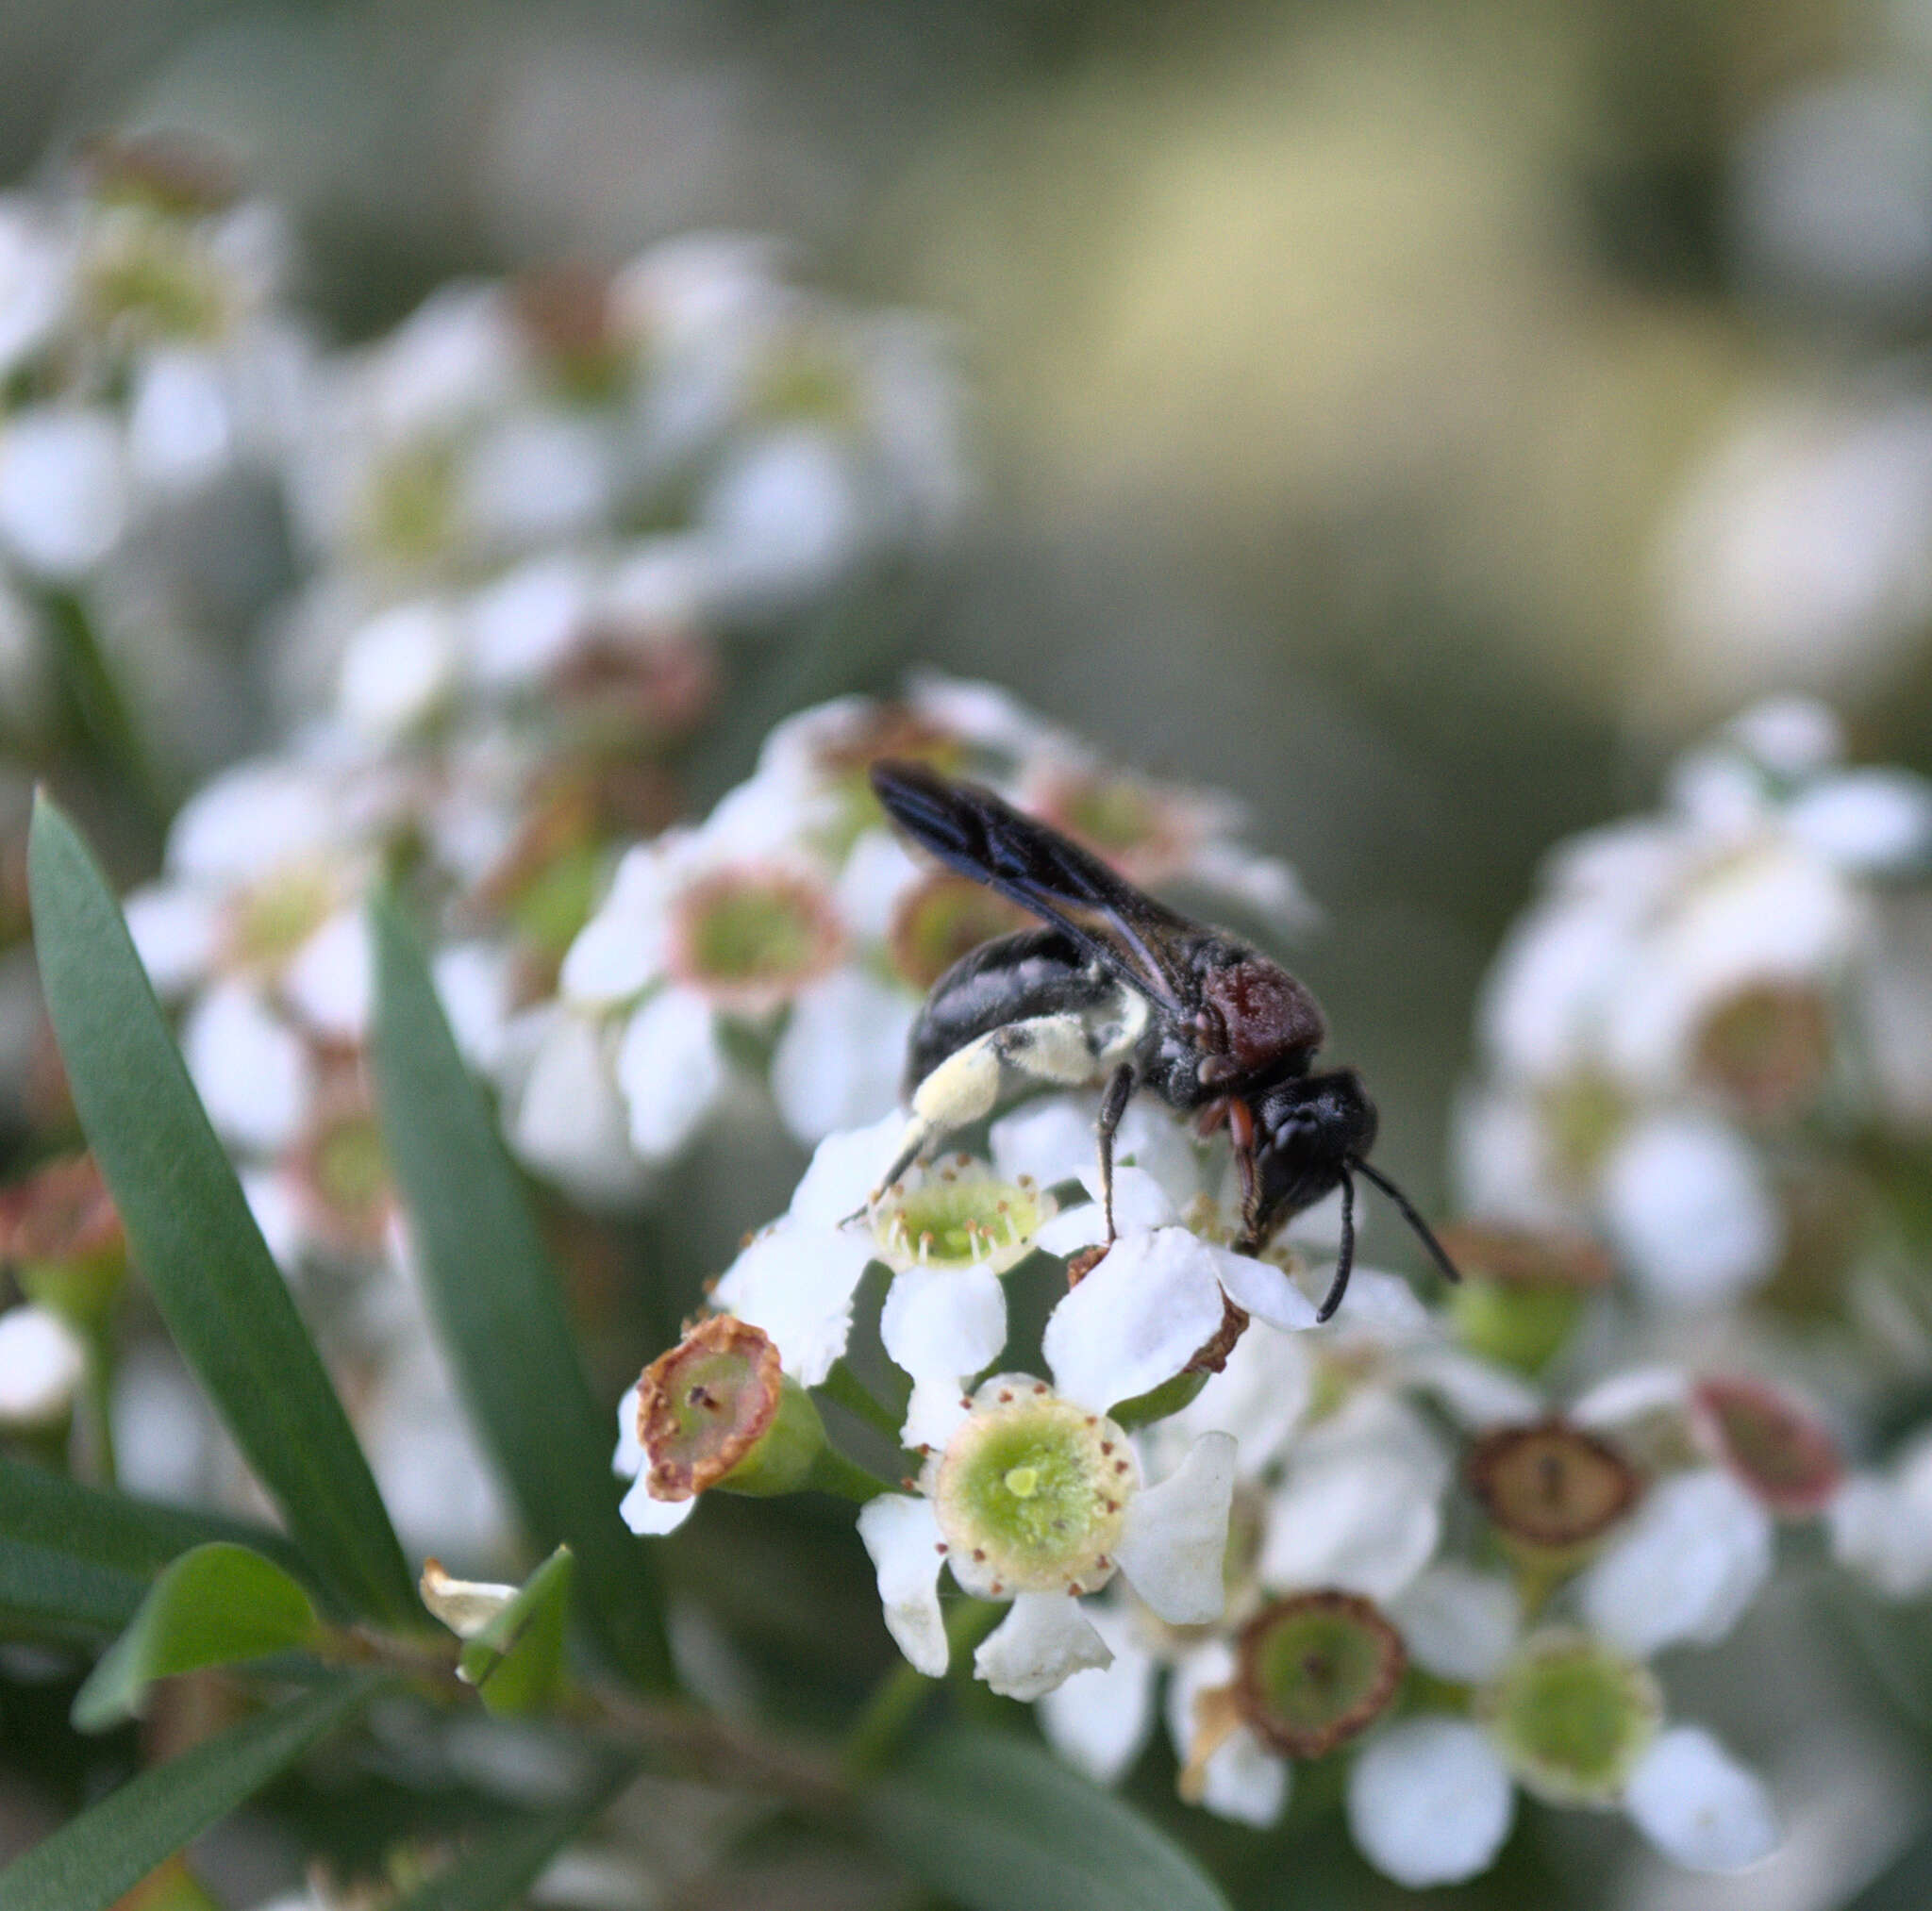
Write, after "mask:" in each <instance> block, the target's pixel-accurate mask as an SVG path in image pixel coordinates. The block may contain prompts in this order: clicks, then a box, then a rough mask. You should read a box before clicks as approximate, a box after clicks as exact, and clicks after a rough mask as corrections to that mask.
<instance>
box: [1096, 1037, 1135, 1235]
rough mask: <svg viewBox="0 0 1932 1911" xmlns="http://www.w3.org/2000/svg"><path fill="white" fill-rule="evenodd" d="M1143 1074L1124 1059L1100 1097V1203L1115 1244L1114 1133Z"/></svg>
mask: <svg viewBox="0 0 1932 1911" xmlns="http://www.w3.org/2000/svg"><path fill="white" fill-rule="evenodd" d="M1139 1081H1140V1077H1139V1076H1138V1075H1137V1074H1136V1073H1135V1072H1134V1065H1133V1063H1132V1062H1123V1063H1122V1064H1121V1065H1120V1067H1119V1068H1117V1069H1116V1070H1114V1072H1113V1073H1112V1075H1111V1076H1109V1077H1108V1084H1107V1092H1106V1093H1105V1094H1104V1095H1102V1096H1101V1098H1100V1120H1099V1122H1097V1123H1096V1124H1095V1134H1096V1135H1097V1137H1098V1138H1099V1142H1100V1204H1101V1206H1102V1208H1103V1209H1104V1211H1105V1212H1106V1215H1107V1245H1108V1247H1111V1246H1112V1245H1113V1136H1114V1130H1115V1129H1116V1128H1118V1127H1119V1126H1120V1124H1121V1117H1122V1116H1123V1115H1124V1114H1125V1113H1126V1112H1127V1103H1128V1102H1129V1101H1130V1100H1131V1099H1132V1097H1133V1093H1134V1089H1135V1088H1136V1086H1137V1085H1138V1083H1139Z"/></svg>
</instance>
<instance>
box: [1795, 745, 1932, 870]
mask: <svg viewBox="0 0 1932 1911" xmlns="http://www.w3.org/2000/svg"><path fill="white" fill-rule="evenodd" d="M1784 822H1785V827H1786V828H1787V829H1789V830H1790V833H1791V834H1792V835H1793V836H1794V837H1795V838H1797V839H1798V840H1799V841H1800V842H1802V843H1804V844H1805V845H1806V847H1807V848H1808V849H1814V850H1816V851H1817V852H1818V853H1819V855H1821V856H1827V857H1829V858H1830V859H1831V861H1832V862H1834V863H1836V864H1837V865H1838V866H1839V868H1840V869H1841V870H1846V871H1849V872H1851V873H1853V874H1855V875H1868V874H1875V873H1878V872H1884V871H1887V870H1894V869H1901V868H1910V867H1911V866H1913V865H1914V864H1916V863H1919V862H1921V861H1923V860H1924V856H1925V854H1926V851H1927V850H1928V849H1932V784H1927V783H1926V781H1925V779H1924V777H1922V776H1914V775H1913V774H1912V773H1911V772H1910V771H1908V770H1887V769H1876V768H1874V769H1867V770H1847V771H1844V772H1842V773H1840V774H1839V775H1837V776H1831V777H1827V778H1825V779H1824V781H1823V782H1820V783H1818V784H1815V785H1814V786H1813V787H1812V788H1811V789H1807V790H1806V791H1805V792H1804V793H1803V794H1802V795H1800V796H1798V797H1795V798H1794V799H1793V800H1792V801H1791V802H1790V804H1789V805H1788V806H1786V809H1785V816H1784Z"/></svg>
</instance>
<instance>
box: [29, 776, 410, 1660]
mask: <svg viewBox="0 0 1932 1911" xmlns="http://www.w3.org/2000/svg"><path fill="white" fill-rule="evenodd" d="M27 870H28V879H29V883H30V888H31V893H32V901H33V915H34V939H35V948H36V952H37V954H38V956H39V958H40V966H41V983H42V988H43V989H44V990H45V992H46V998H47V1010H48V1014H49V1016H50V1017H51V1019H52V1021H53V1023H54V1034H55V1037H56V1039H58V1042H59V1045H60V1055H61V1058H62V1060H63V1061H64V1062H65V1063H66V1065H67V1073H68V1078H69V1080H70V1081H71V1083H72V1084H73V1088H74V1101H75V1107H76V1108H77V1109H78V1110H79V1113H80V1122H81V1126H82V1127H83V1128H84V1129H85V1130H86V1131H87V1138H88V1140H89V1141H90V1143H92V1147H93V1151H94V1154H95V1155H96V1156H97V1157H98V1158H99V1160H100V1164H101V1168H102V1171H103V1172H104V1173H105V1174H106V1175H107V1177H108V1187H109V1188H112V1189H113V1192H114V1200H115V1202H116V1204H117V1205H119V1207H120V1209H121V1216H122V1219H123V1221H125V1223H126V1226H127V1234H128V1238H129V1240H130V1242H131V1243H132V1245H133V1249H134V1256H135V1260H136V1262H137V1264H138V1265H139V1266H140V1268H141V1271H142V1274H143V1275H144V1276H145V1277H146V1280H147V1284H148V1287H149V1288H150V1290H151V1291H152V1292H153V1294H154V1297H155V1303H156V1304H157V1305H158V1307H159V1308H160V1310H161V1314H162V1317H163V1319H165V1320H166V1321H167V1323H168V1327H169V1330H170V1331H171V1332H172V1333H173V1335H174V1337H175V1343H176V1344H177V1345H178V1346H179V1347H180V1349H181V1352H182V1354H183V1355H184V1356H185V1357H186V1358H187V1360H188V1363H189V1365H190V1366H191V1367H192V1368H193V1369H194V1371H195V1372H196V1373H197V1374H199V1375H200V1377H201V1382H202V1385H203V1386H204V1387H206V1388H208V1394H209V1396H210V1397H211V1398H212V1399H213V1401H214V1403H215V1404H216V1406H218V1407H219V1408H220V1410H221V1413H222V1417H223V1419H224V1420H225V1421H226V1422H227V1425H228V1429H229V1431H230V1432H231V1433H232V1434H233V1435H234V1436H235V1439H236V1443H237V1444H238V1445H239V1446H240V1447H241V1449H242V1453H243V1454H245V1455H246V1456H247V1459H248V1463H249V1465H250V1466H251V1467H253V1468H254V1470H255V1472H256V1476H257V1477H258V1479H259V1480H260V1481H261V1483H262V1485H263V1486H264V1487H267V1488H268V1490H269V1491H270V1493H272V1494H273V1495H274V1496H275V1501H276V1503H277V1504H279V1505H280V1507H281V1509H282V1512H283V1515H284V1516H285V1518H286V1519H287V1520H288V1522H289V1529H290V1531H291V1533H292V1534H293V1535H294V1537H295V1538H296V1541H297V1543H298V1544H299V1545H300V1546H301V1548H302V1551H303V1552H304V1554H306V1555H307V1556H308V1559H309V1560H310V1561H311V1562H312V1563H313V1566H314V1569H315V1570H316V1572H317V1573H318V1574H319V1575H320V1576H321V1578H322V1581H323V1583H324V1585H325V1587H328V1588H329V1589H330V1590H332V1591H333V1592H335V1593H337V1594H339V1595H340V1596H341V1598H342V1599H343V1600H344V1601H345V1603H347V1604H350V1605H352V1606H355V1607H357V1608H358V1609H360V1610H364V1611H367V1612H370V1613H373V1614H375V1615H376V1616H377V1617H379V1618H382V1619H385V1620H390V1621H391V1622H402V1621H406V1620H409V1619H411V1618H412V1617H414V1615H415V1614H416V1612H417V1610H418V1608H417V1605H416V1598H415V1590H414V1587H413V1586H412V1585H411V1583H410V1579H409V1571H408V1567H407V1566H406V1565H405V1564H404V1561H403V1553H402V1548H401V1547H400V1546H399V1545H398V1544H397V1543H396V1537H395V1533H394V1531H393V1530H392V1528H391V1525H390V1522H389V1515H388V1514H387V1513H386V1512H385V1511H384V1510H383V1504H382V1499H381V1496H380V1495H379V1494H378V1493H377V1492H376V1489H375V1479H374V1478H373V1477H372V1475H371V1474H370V1471H369V1463H368V1462H367V1461H366V1460H365V1459H364V1458H363V1456H362V1452H361V1449H360V1448H359V1447H358V1445H357V1444H356V1437H355V1434H354V1433H353V1432H352V1431H351V1430H350V1427H349V1421H348V1418H347V1416H346V1415H345V1414H344V1413H343V1412H342V1406H341V1402H340V1401H339V1400H338V1399H337V1398H336V1395H335V1389H334V1388H332V1387H331V1386H330V1385H329V1380H328V1375H327V1374H326V1373H325V1371H323V1366H322V1362H321V1360H320V1359H319V1358H318V1357H317V1354H316V1352H315V1347H314V1344H313V1342H311V1341H310V1339H309V1338H308V1330H307V1329H306V1328H305V1327H304V1326H303V1324H302V1319H301V1316H300V1315H299V1314H297V1313H296V1311H295V1304H294V1303H293V1301H291V1299H290V1297H289V1289H288V1287H287V1284H286V1283H285V1282H284V1281H283V1279H282V1277H281V1275H280V1273H279V1272H277V1271H276V1269H275V1262H274V1260H273V1259H272V1258H271V1257H270V1255H269V1252H268V1249H267V1247H266V1246H265V1245H264V1244H263V1242H262V1238H261V1235H260V1233H259V1231H258V1229H257V1227H256V1225H255V1221H254V1220H253V1218H252V1217H251V1216H250V1214H249V1212H248V1204H247V1202H246V1201H245V1200H244V1199H243V1197H242V1188H241V1185H240V1183H239V1182H237V1180H236V1179H235V1172H234V1170H233V1169H232V1168H231V1167H230V1166H229V1164H228V1159H227V1156H226V1155H225V1154H224V1153H223V1151H222V1146H221V1143H220V1142H219V1141H217V1140H216V1138H215V1135H214V1131H213V1129H212V1128H210V1127H209V1126H208V1117H207V1115H206V1114H205V1113H204V1112H203V1110H202V1106H201V1104H200V1102H199V1101H198V1100H197V1099H196V1098H195V1093H194V1089H193V1088H192V1085H191V1084H190V1082H189V1079H188V1071H187V1069H186V1068H185V1067H184V1066H183V1065H182V1061H181V1055H180V1052H179V1051H178V1050H177V1049H176V1048H175V1041H174V1038H173V1037H172V1036H171V1035H170V1034H169V1033H168V1026H167V1022H165V1020H164V1019H163V1018H162V1015H161V1011H160V1006H159V1005H158V1003H157V1002H156V1001H155V998H154V991H153V990H152V989H150V988H149V987H148V982H147V976H146V974H145V973H144V972H142V967H141V962H140V959H139V958H138V957H137V956H136V955H135V953H134V945H133V943H132V942H131V941H130V940H129V939H128V936H127V929H126V925H125V923H124V922H122V920H121V912H120V910H119V909H118V908H117V907H116V906H115V905H114V898H113V896H112V894H111V893H110V892H109V890H108V886H107V883H106V881H105V879H104V878H103V877H102V874H101V872H100V869H99V867H98V865H96V863H95V862H94V859H93V857H92V855H91V854H90V853H89V851H88V848H87V845H86V844H85V843H84V842H83V841H82V840H81V839H80V837H79V835H78V833H77V832H76V831H75V827H74V825H73V824H72V823H69V822H68V820H67V818H66V817H65V816H64V815H62V814H61V812H60V810H59V809H58V806H55V805H54V804H52V803H50V802H49V801H47V800H46V799H45V798H44V797H42V798H41V799H40V800H39V801H37V802H36V803H35V805H34V818H33V827H32V831H31V834H30V836H29V839H28V855H27Z"/></svg>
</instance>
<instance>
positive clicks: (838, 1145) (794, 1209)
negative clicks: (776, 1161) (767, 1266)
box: [787, 1108, 906, 1227]
mask: <svg viewBox="0 0 1932 1911" xmlns="http://www.w3.org/2000/svg"><path fill="white" fill-rule="evenodd" d="M905 1134H906V1117H905V1116H904V1115H903V1114H901V1113H900V1112H899V1111H898V1110H897V1109H896V1108H895V1109H893V1110H892V1111H891V1113H890V1114H885V1115H881V1116H880V1117H879V1118H878V1120H877V1121H876V1122H873V1123H872V1124H871V1125H870V1126H869V1127H865V1128H855V1129H852V1130H851V1131H850V1132H849V1133H846V1134H843V1135H827V1136H826V1137H825V1138H824V1140H823V1141H821V1142H820V1143H819V1145H818V1146H817V1148H815V1149H814V1150H813V1151H812V1157H811V1165H810V1166H809V1167H808V1168H807V1170H806V1171H805V1175H804V1178H803V1179H802V1180H801V1181H800V1182H799V1184H798V1187H797V1188H796V1189H795V1190H794V1191H793V1193H792V1196H791V1207H790V1208H789V1209H788V1210H787V1212H788V1213H790V1215H791V1218H792V1220H793V1221H804V1222H805V1223H807V1224H808V1225H809V1226H813V1227H837V1226H838V1225H839V1223H840V1222H841V1221H843V1220H845V1218H846V1217H847V1216H848V1215H852V1214H856V1213H858V1210H859V1209H860V1208H862V1207H863V1206H864V1205H865V1203H866V1198H867V1196H869V1195H870V1194H871V1193H872V1191H873V1189H874V1188H876V1187H877V1186H878V1180H879V1176H880V1175H882V1174H883V1173H884V1172H886V1170H887V1169H888V1168H890V1167H891V1165H892V1157H893V1156H894V1155H897V1154H898V1152H899V1144H900V1142H901V1141H902V1140H903V1139H904V1138H905Z"/></svg>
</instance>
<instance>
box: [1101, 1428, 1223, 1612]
mask: <svg viewBox="0 0 1932 1911" xmlns="http://www.w3.org/2000/svg"><path fill="white" fill-rule="evenodd" d="M1235 1454H1236V1447H1235V1441H1234V1438H1233V1437H1232V1436H1231V1435H1229V1434H1224V1433H1208V1434H1203V1435H1202V1436H1201V1437H1200V1438H1199V1439H1197V1440H1196V1441H1195V1442H1194V1444H1193V1445H1192V1446H1191V1448H1190V1449H1189V1450H1188V1454H1187V1457H1186V1458H1185V1459H1183V1460H1182V1461H1181V1463H1180V1465H1179V1467H1178V1468H1176V1469H1175V1471H1174V1472H1173V1473H1171V1474H1170V1475H1169V1476H1168V1477H1167V1478H1166V1479H1164V1480H1162V1481H1161V1482H1160V1484H1159V1485H1158V1487H1141V1490H1140V1491H1139V1492H1138V1493H1136V1494H1135V1495H1134V1497H1133V1499H1132V1500H1130V1501H1129V1502H1128V1503H1127V1514H1126V1519H1125V1520H1124V1522H1123V1524H1122V1528H1121V1537H1120V1541H1119V1544H1118V1545H1117V1546H1116V1547H1115V1549H1114V1559H1115V1562H1116V1563H1117V1564H1118V1565H1119V1567H1120V1570H1122V1571H1123V1572H1124V1573H1125V1574H1126V1576H1127V1582H1128V1584H1129V1585H1130V1586H1132V1587H1133V1588H1134V1590H1135V1592H1137V1593H1138V1594H1139V1595H1140V1596H1141V1599H1142V1600H1143V1601H1145V1602H1146V1604H1148V1605H1149V1606H1150V1607H1151V1608H1152V1609H1153V1610H1154V1612H1155V1613H1156V1614H1157V1615H1158V1617H1160V1618H1161V1619H1164V1620H1166V1621H1167V1622H1168V1624H1169V1625H1206V1624H1207V1623H1208V1621H1209V1620H1217V1619H1219V1618H1220V1617H1221V1615H1222V1612H1223V1610H1224V1607H1225V1606H1226V1604H1227V1592H1226V1587H1225V1585H1224V1579H1223V1569H1224V1563H1225V1561H1226V1558H1227V1517H1228V1510H1229V1508H1230V1506H1231V1505H1232V1504H1233V1501H1234V1473H1235Z"/></svg>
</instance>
